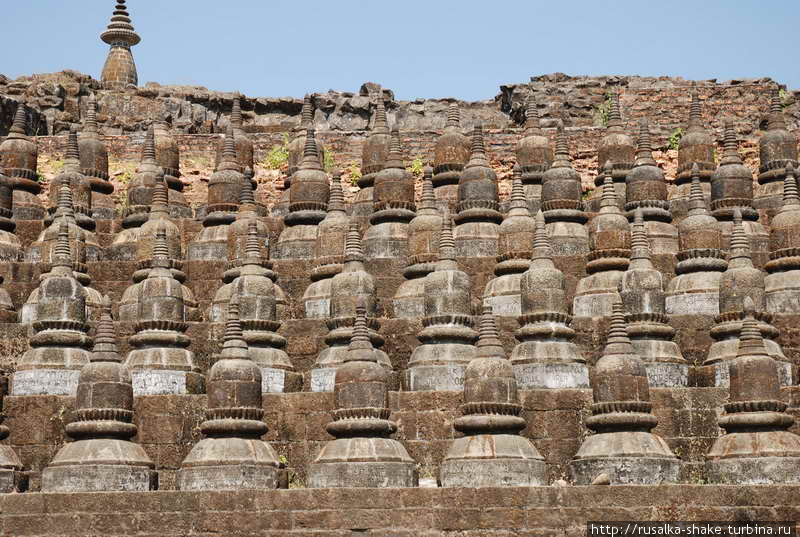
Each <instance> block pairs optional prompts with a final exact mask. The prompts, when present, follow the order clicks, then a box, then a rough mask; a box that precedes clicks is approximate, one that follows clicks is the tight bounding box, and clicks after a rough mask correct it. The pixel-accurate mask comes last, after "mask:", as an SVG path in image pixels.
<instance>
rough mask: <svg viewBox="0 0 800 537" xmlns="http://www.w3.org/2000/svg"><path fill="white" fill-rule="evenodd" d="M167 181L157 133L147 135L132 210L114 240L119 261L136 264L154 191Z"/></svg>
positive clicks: (130, 195) (133, 183) (113, 254)
mask: <svg viewBox="0 0 800 537" xmlns="http://www.w3.org/2000/svg"><path fill="white" fill-rule="evenodd" d="M163 180H164V170H163V169H162V168H161V166H159V165H158V163H157V162H156V142H155V131H154V130H153V128H152V127H151V128H150V129H149V130H148V131H147V135H146V136H145V139H144V145H143V146H142V158H141V162H140V164H139V167H138V168H137V170H136V173H135V174H134V175H133V177H132V178H131V180H130V182H129V183H128V192H127V199H128V206H127V207H126V208H125V214H124V216H125V218H124V219H123V220H122V227H123V230H122V231H120V232H119V233H118V234H117V236H116V237H115V238H114V242H113V244H112V245H111V246H110V247H109V257H110V258H111V259H118V260H126V261H129V260H132V259H134V257H133V255H134V254H133V252H135V251H136V247H135V245H136V241H137V240H138V237H139V226H141V225H142V224H143V223H144V222H145V221H146V220H147V213H148V212H149V211H150V205H151V204H152V203H153V187H154V186H155V184H156V183H157V182H159V181H163Z"/></svg>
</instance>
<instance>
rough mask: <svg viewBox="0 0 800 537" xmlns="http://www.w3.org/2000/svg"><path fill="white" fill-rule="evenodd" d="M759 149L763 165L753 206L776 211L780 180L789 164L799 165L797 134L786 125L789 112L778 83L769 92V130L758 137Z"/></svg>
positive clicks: (778, 201) (779, 195) (795, 166)
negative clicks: (785, 108)
mask: <svg viewBox="0 0 800 537" xmlns="http://www.w3.org/2000/svg"><path fill="white" fill-rule="evenodd" d="M758 149H759V160H760V162H761V165H760V166H759V169H758V171H759V173H758V190H757V191H756V196H755V199H754V200H753V206H754V207H755V208H756V209H768V210H769V209H771V210H773V211H774V210H777V209H779V208H780V206H781V199H782V196H781V181H782V180H783V178H784V177H785V175H786V173H787V169H786V168H787V166H789V165H790V164H791V165H792V166H793V167H794V168H795V169H796V168H797V167H798V157H797V137H796V136H795V135H794V134H792V133H790V132H789V131H788V130H787V129H786V116H785V115H784V113H783V108H782V106H781V97H780V93H779V91H778V88H777V87H776V88H773V90H772V94H771V95H770V106H769V123H768V124H767V132H765V133H764V135H763V136H762V137H761V139H760V140H759V142H758Z"/></svg>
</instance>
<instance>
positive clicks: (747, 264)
mask: <svg viewBox="0 0 800 537" xmlns="http://www.w3.org/2000/svg"><path fill="white" fill-rule="evenodd" d="M733 221H734V224H733V234H732V236H731V247H730V254H729V256H728V269H727V270H726V271H725V272H723V273H722V276H720V280H719V316H717V317H716V318H715V325H714V327H713V328H712V329H711V330H710V331H709V335H710V336H711V337H712V338H713V339H714V343H712V344H711V347H709V349H708V356H706V360H705V362H703V364H704V365H709V366H712V367H713V368H714V383H715V384H716V385H717V386H727V385H728V380H729V379H728V371H729V365H730V363H731V361H733V360H734V359H735V358H736V356H737V354H738V349H739V334H740V333H741V331H742V322H743V321H744V315H745V310H744V302H745V299H749V300H750V301H751V302H752V303H753V307H754V308H758V309H757V312H756V311H754V312H753V315H754V316H755V317H756V319H757V321H758V329H759V330H760V331H761V335H762V336H763V338H764V347H765V348H766V349H767V353H768V354H769V355H770V356H771V357H772V358H773V359H774V360H775V362H776V364H777V365H778V371H779V372H780V373H781V383H782V384H784V385H787V384H791V381H792V367H791V363H789V361H788V359H787V358H786V356H785V355H784V353H783V349H781V346H780V345H779V344H778V343H777V341H776V339H777V337H778V331H777V330H776V329H775V327H774V326H772V324H771V320H772V316H771V315H770V314H768V313H766V312H765V311H764V306H765V294H766V290H765V286H766V284H765V280H766V278H765V276H766V274H764V272H763V271H761V270H759V269H757V268H755V266H754V265H753V258H752V253H751V250H750V241H749V240H748V238H747V232H746V231H745V227H744V222H743V219H742V213H741V212H740V211H739V209H738V208H737V209H734V213H733Z"/></svg>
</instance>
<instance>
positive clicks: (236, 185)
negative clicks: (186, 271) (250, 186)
mask: <svg viewBox="0 0 800 537" xmlns="http://www.w3.org/2000/svg"><path fill="white" fill-rule="evenodd" d="M245 180H246V179H245V177H244V175H243V174H242V168H241V167H240V166H239V163H238V161H237V154H236V146H235V136H234V130H233V127H232V126H231V125H228V130H227V132H226V133H225V149H224V151H223V155H222V160H221V161H220V164H219V166H217V171H215V172H214V173H213V174H212V175H211V178H210V179H209V180H208V208H207V213H206V217H205V218H204V219H203V230H202V231H201V232H200V233H199V234H198V235H197V236H196V237H195V238H194V240H192V242H191V243H189V246H188V247H187V251H186V259H188V260H189V261H199V260H208V261H214V260H220V259H226V258H227V255H228V232H229V230H230V224H231V223H232V222H233V221H234V220H235V219H236V212H237V210H238V209H239V194H240V192H241V190H242V185H243V184H244V182H245Z"/></svg>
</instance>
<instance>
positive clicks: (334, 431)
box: [309, 302, 418, 488]
mask: <svg viewBox="0 0 800 537" xmlns="http://www.w3.org/2000/svg"><path fill="white" fill-rule="evenodd" d="M382 354H383V353H381V352H380V351H376V350H375V349H374V348H373V346H372V343H371V342H370V335H369V329H368V328H367V309H366V307H365V306H364V303H363V302H361V303H360V304H359V305H358V306H356V315H355V325H354V327H353V330H352V335H351V336H350V345H349V346H348V347H347V354H346V356H345V359H344V363H343V364H342V365H341V367H339V368H338V369H337V370H336V383H335V387H334V390H333V392H334V398H335V399H336V410H335V412H334V414H333V421H332V422H331V423H329V424H328V425H327V426H326V427H325V429H326V430H327V431H328V433H329V434H331V435H332V436H334V437H335V438H336V439H335V440H332V441H330V442H327V443H326V444H325V445H324V446H323V448H322V450H321V451H320V452H319V455H317V458H316V459H314V462H312V463H311V466H310V468H309V486H311V487H314V488H338V487H370V488H375V487H392V488H394V487H414V486H416V485H417V481H418V476H417V469H416V464H415V463H414V459H412V458H411V457H410V456H409V454H408V452H407V451H406V448H405V447H403V444H401V443H400V442H398V441H397V440H394V439H392V438H390V437H389V435H391V434H392V433H394V432H395V431H396V430H397V424H396V423H394V422H392V421H390V420H389V408H388V406H389V386H388V384H389V379H388V373H387V371H386V368H384V367H382V366H381V364H380V362H381V361H382V359H383V356H382Z"/></svg>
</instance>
